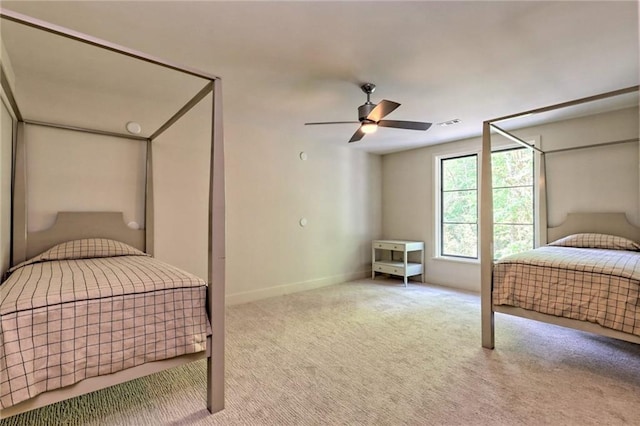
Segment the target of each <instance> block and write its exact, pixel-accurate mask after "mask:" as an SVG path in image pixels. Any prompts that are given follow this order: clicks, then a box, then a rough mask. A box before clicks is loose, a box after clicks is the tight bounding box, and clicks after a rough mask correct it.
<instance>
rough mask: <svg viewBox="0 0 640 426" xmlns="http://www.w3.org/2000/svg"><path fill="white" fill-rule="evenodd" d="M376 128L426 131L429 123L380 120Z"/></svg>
mask: <svg viewBox="0 0 640 426" xmlns="http://www.w3.org/2000/svg"><path fill="white" fill-rule="evenodd" d="M378 126H380V127H393V128H395V129H408V130H427V129H428V128H429V127H431V123H424V122H421V121H399V120H381V121H378Z"/></svg>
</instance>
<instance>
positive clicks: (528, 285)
mask: <svg viewBox="0 0 640 426" xmlns="http://www.w3.org/2000/svg"><path fill="white" fill-rule="evenodd" d="M637 92H638V86H633V87H628V88H625V89H621V90H617V91H613V92H608V93H603V94H600V95H596V96H591V97H587V98H582V99H577V100H574V101H570V102H565V103H561V104H557V105H552V106H549V107H545V108H539V109H535V110H530V111H525V112H522V113H518V114H512V115H509V116H505V117H501V118H497V119H493V120H488V121H485V122H484V124H483V139H482V155H481V161H482V163H481V164H482V168H481V169H482V176H481V181H480V241H481V242H480V250H481V300H482V306H481V311H482V314H481V315H482V346H483V347H485V348H488V349H493V348H494V345H495V337H494V313H495V312H499V313H504V314H509V315H515V316H519V317H523V318H528V319H533V320H537V321H542V322H546V323H550V324H555V325H560V326H564V327H570V328H574V329H578V330H582V331H587V332H591V333H596V334H600V335H604V336H608V337H614V338H618V339H622V340H626V341H630V342H635V343H640V294H639V293H640V244H639V243H640V228H638V227H636V226H634V225H632V224H631V223H629V222H628V220H627V217H626V215H625V213H620V212H610V213H609V212H607V213H602V212H576V213H569V214H568V215H567V216H566V218H565V220H564V222H563V223H562V224H560V225H559V226H554V227H548V226H547V225H548V219H547V207H548V206H547V192H546V191H547V187H546V185H547V181H546V177H545V176H546V171H545V159H546V157H548V156H549V155H551V154H555V153H557V152H567V151H571V150H577V149H590V148H597V147H608V146H612V145H620V144H629V143H635V144H637V143H638V138H637V137H635V138H631V139H624V140H616V141H607V142H602V143H597V144H588V145H586V146H576V147H570V148H562V149H555V150H547V151H543V150H542V149H541V147H539V146H534V145H532V144H530V143H527V142H526V141H525V140H523V139H521V138H519V137H518V136H516V135H514V134H513V133H512V132H510V131H507V130H505V129H504V128H503V127H500V126H503V125H502V124H501V123H500V122H506V121H507V120H514V119H516V120H518V119H522V118H523V117H529V116H535V115H536V114H540V113H547V112H550V111H552V112H555V111H556V110H562V109H565V108H574V107H579V108H582V107H583V106H584V105H585V104H588V103H591V102H600V101H605V102H610V99H611V98H614V97H616V96H628V95H631V96H636V97H637ZM635 104H636V105H637V100H636V101H635ZM498 124H500V126H498ZM492 132H495V133H498V134H500V135H502V136H504V137H505V138H507V139H508V140H510V141H512V142H515V143H517V144H519V145H522V146H524V147H526V148H529V149H531V150H534V151H535V161H536V163H537V167H539V170H540V174H539V175H540V177H541V180H540V182H539V185H538V193H537V194H536V204H538V206H539V216H538V217H537V222H538V223H537V225H538V227H539V230H538V235H539V239H538V241H537V244H536V246H537V247H538V248H535V249H533V250H530V251H527V252H524V253H520V254H516V255H512V256H507V257H505V258H503V259H499V260H497V261H494V256H493V207H492V206H493V194H492V192H493V189H492V188H493V186H492V173H491V152H492V140H491V134H492ZM604 209H606V207H605V208H604ZM547 242H548V243H549V244H548V245H547Z"/></svg>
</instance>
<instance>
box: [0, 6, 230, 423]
mask: <svg viewBox="0 0 640 426" xmlns="http://www.w3.org/2000/svg"><path fill="white" fill-rule="evenodd" d="M0 17H1V18H2V19H6V20H8V21H12V22H15V23H18V24H21V25H24V26H28V27H31V28H35V29H36V30H40V31H44V32H48V33H51V34H55V35H56V36H61V37H64V38H67V39H71V40H75V41H78V42H80V43H84V44H87V45H90V46H94V47H96V48H99V49H104V50H107V51H110V52H114V53H117V54H120V55H124V56H127V57H130V58H133V59H136V60H139V61H143V62H146V63H149V64H153V65H156V66H158V67H162V68H166V69H170V70H173V71H175V72H178V73H183V74H187V75H189V76H192V77H195V78H199V79H202V80H204V81H205V85H204V87H203V88H202V89H201V90H200V91H199V92H198V93H197V94H196V95H195V96H194V97H193V98H191V99H190V100H189V101H188V102H187V103H186V104H185V105H184V106H183V107H182V108H180V110H178V111H177V112H176V113H175V114H174V115H173V116H172V117H171V118H170V119H169V120H167V121H166V122H165V123H164V124H162V125H161V126H160V127H159V128H158V129H157V130H156V131H155V132H153V133H152V134H151V136H149V137H141V136H136V135H131V134H125V133H117V132H109V131H103V130H96V129H91V128H81V127H76V126H68V125H65V124H60V123H47V122H42V121H34V120H29V119H28V118H26V117H24V116H23V114H22V112H21V111H20V108H19V107H18V103H17V101H16V99H15V97H14V94H13V91H12V89H11V86H10V84H9V82H8V79H7V75H6V71H5V70H4V68H3V67H0V74H1V75H0V77H1V84H2V89H3V91H4V94H5V96H6V99H7V101H8V103H9V106H10V108H11V110H12V112H13V114H14V116H15V119H16V120H15V121H16V122H17V125H14V132H13V146H14V149H13V155H14V161H13V164H14V166H13V180H14V183H13V191H12V220H13V229H12V262H11V263H12V265H16V264H18V263H20V262H22V261H23V260H25V259H27V258H28V257H30V256H32V255H33V254H34V253H36V252H38V251H42V250H43V247H44V248H45V249H46V248H49V247H51V246H52V245H53V244H55V243H57V242H59V241H61V240H64V239H69V237H71V238H73V237H76V238H85V237H87V236H93V237H112V238H117V239H120V240H121V241H122V240H124V241H125V242H130V243H131V244H132V245H134V246H136V247H138V248H141V249H142V250H143V251H146V253H148V254H150V255H153V251H154V250H153V249H154V214H153V163H152V159H153V157H152V152H153V142H154V140H155V139H156V138H158V137H159V136H160V135H161V134H163V133H164V132H165V131H166V130H167V129H169V128H170V127H171V126H172V125H173V124H174V123H176V122H177V121H178V120H179V119H180V118H181V117H182V116H184V115H185V114H186V113H187V112H189V111H190V110H191V109H192V108H193V107H194V106H196V105H197V104H198V103H199V102H200V101H201V100H202V99H204V98H205V97H206V96H207V95H209V94H210V93H211V94H212V97H211V98H212V103H211V107H212V112H211V151H210V169H209V201H208V210H209V215H208V279H207V300H206V306H207V312H208V316H209V320H210V323H211V327H212V335H211V336H208V338H207V350H206V351H203V352H199V353H194V354H188V355H182V356H179V357H175V358H171V359H167V360H163V361H154V362H151V363H147V364H142V365H140V366H137V367H132V368H129V369H127V370H123V371H120V372H117V373H113V374H110V375H107V376H97V377H92V378H88V379H85V380H83V381H81V382H79V383H77V384H75V385H71V386H68V387H65V388H61V389H58V390H53V391H47V392H45V393H43V394H40V395H38V396H36V397H33V398H31V399H29V400H27V401H25V402H23V403H19V404H17V405H15V406H12V407H8V408H5V409H3V410H1V411H0V418H4V417H8V416H11V415H14V414H18V413H20V412H24V411H28V410H31V409H34V408H38V407H41V406H44V405H48V404H51V403H54V402H58V401H62V400H65V399H69V398H72V397H75V396H78V395H82V394H85V393H88V392H92V391H95V390H98V389H102V388H105V387H108V386H112V385H114V384H118V383H122V382H125V381H129V380H132V379H135V378H138V377H142V376H145V375H148V374H151V373H154V372H158V371H162V370H164V369H167V368H172V367H174V366H177V365H180V364H183V363H185V362H191V361H194V360H197V359H202V358H204V357H206V358H207V408H208V410H209V411H210V412H212V413H214V412H217V411H220V410H222V409H223V408H224V344H225V342H224V320H225V317H224V305H225V261H224V259H225V185H224V157H223V155H224V151H223V138H222V110H221V108H222V91H221V80H220V78H219V77H216V76H214V75H211V74H208V73H205V72H202V71H198V70H195V69H192V68H187V67H183V66H180V65H176V64H173V63H170V62H167V61H165V60H162V59H159V58H156V57H153V56H150V55H147V54H144V53H141V52H138V51H135V50H132V49H128V48H126V47H123V46H119V45H117V44H114V43H110V42H108V41H105V40H101V39H99V38H95V37H92V36H89V35H87V34H83V33H79V32H76V31H72V30H69V29H67V28H64V27H60V26H57V25H53V24H51V23H48V22H45V21H41V20H38V19H34V18H31V17H28V16H26V15H22V14H19V13H15V12H13V11H9V10H6V9H2V8H0ZM0 65H1V64H0ZM27 125H33V126H45V127H51V128H58V129H64V130H68V131H77V132H85V133H91V134H98V135H105V136H115V137H118V138H125V139H131V140H135V141H139V142H142V143H145V144H146V153H147V154H146V155H147V157H146V184H145V230H135V231H134V230H131V229H129V231H131V232H128V231H126V230H124V231H123V230H118V228H119V227H125V228H126V226H125V225H124V224H123V222H122V215H121V214H120V213H111V212H106V213H105V212H88V213H87V212H74V213H72V214H68V213H59V215H58V219H57V221H56V225H55V226H54V228H57V227H58V225H61V226H62V228H63V231H61V232H62V233H63V235H57V234H56V235H52V234H51V233H48V231H44V232H36V233H28V232H27V206H26V199H27V197H26V156H25V141H24V133H25V131H24V128H25V126H27ZM76 231H77V232H76ZM69 232H72V233H73V234H72V235H69V234H68V233H69ZM105 232H106V233H107V234H108V235H105ZM123 235H125V236H123ZM126 235H130V237H127V236H126ZM127 238H132V239H131V241H127Z"/></svg>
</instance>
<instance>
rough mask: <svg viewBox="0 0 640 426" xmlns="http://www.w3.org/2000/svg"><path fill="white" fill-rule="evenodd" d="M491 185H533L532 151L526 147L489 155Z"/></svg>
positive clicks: (495, 186)
mask: <svg viewBox="0 0 640 426" xmlns="http://www.w3.org/2000/svg"><path fill="white" fill-rule="evenodd" d="M491 166H492V170H493V172H492V175H493V187H494V188H498V187H502V186H519V185H533V151H531V150H530V149H527V148H517V149H510V150H507V151H499V152H494V153H493V154H492V155H491Z"/></svg>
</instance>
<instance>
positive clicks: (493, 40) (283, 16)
mask: <svg viewBox="0 0 640 426" xmlns="http://www.w3.org/2000/svg"><path fill="white" fill-rule="evenodd" d="M1 4H2V7H3V8H7V9H10V10H13V11H16V12H20V13H25V14H27V15H30V16H33V17H36V18H40V19H44V20H47V21H49V22H52V23H55V24H58V25H63V26H66V27H69V28H71V29H74V30H76V31H81V32H84V33H88V34H90V35H93V36H96V37H99V38H102V39H105V40H108V41H111V42H114V43H118V44H121V45H124V46H127V47H130V48H133V49H137V50H140V51H143V52H146V53H149V54H152V55H155V56H159V57H162V58H166V59H167V60H170V61H173V62H177V63H181V64H184V65H187V66H190V67H194V68H198V69H202V70H203V71H206V72H209V73H211V74H214V75H218V76H220V77H222V81H223V90H224V118H225V126H226V127H225V130H230V131H231V133H232V134H233V132H234V128H239V127H240V126H254V127H256V129H260V128H269V129H270V131H271V132H277V133H278V138H280V139H282V140H283V141H286V140H288V139H290V138H291V139H300V138H303V139H305V140H308V141H310V142H313V143H318V144H335V145H344V146H347V143H346V142H347V141H348V139H349V138H350V137H351V135H352V134H353V132H354V131H355V129H356V128H357V125H355V124H340V125H332V126H304V123H305V122H309V121H343V120H356V119H357V107H358V105H360V104H362V103H363V102H364V100H365V95H364V94H363V93H362V92H361V91H360V89H359V87H358V86H359V85H360V84H361V83H364V82H372V83H375V84H376V85H377V90H376V92H375V93H374V94H373V96H372V101H373V102H378V101H379V100H381V99H389V100H393V101H397V102H399V103H401V104H402V106H401V107H400V108H398V109H397V110H396V111H394V112H393V113H391V114H390V115H389V116H388V117H387V118H389V119H396V120H415V121H429V122H433V123H438V122H442V121H447V120H451V119H455V118H458V119H461V120H462V123H461V124H459V125H455V126H449V127H439V126H436V125H434V126H433V127H432V128H431V129H429V130H428V131H426V132H420V131H409V130H397V129H379V131H378V132H377V133H376V134H374V135H369V136H366V137H365V138H364V139H363V140H362V141H360V142H358V143H353V144H349V145H348V148H349V149H362V150H366V151H369V152H374V153H388V152H393V151H397V150H404V149H410V148H414V147H419V146H424V145H429V144H434V143H442V142H447V141H452V140H458V139H462V138H466V137H471V136H477V135H479V134H480V132H481V124H482V121H484V120H487V119H492V118H496V117H500V116H504V115H508V114H512V113H516V112H520V111H524V110H528V109H533V108H538V107H543V106H547V105H550V104H554V103H559V102H564V101H567V100H571V99H574V98H580V97H585V96H590V95H594V94H598V93H601V92H606V91H611V90H616V89H620V88H623V87H627V86H633V85H637V84H638V82H639V62H640V59H639V53H640V52H639V50H640V49H639V33H638V17H639V15H638V3H637V2H611V1H602V2H574V1H572V2H555V1H554V2H543V1H533V2H520V1H513V2H475V1H474V2H446V1H443V2H416V1H413V2H364V1H350V2H325V1H317V2H268V1H263V2H244V1H236V2H150V1H147V2H96V1H91V2H55V1H47V2H13V1H2V2H1ZM5 27H6V25H4V26H3V31H5ZM3 37H4V36H3ZM4 39H7V37H4ZM7 49H8V50H9V51H10V56H12V54H11V49H9V47H7ZM34 58H35V59H36V61H35V62H37V60H42V61H43V62H46V60H45V59H44V55H37V54H36V55H33V54H32V55H31V61H32V62H33V60H34ZM12 60H13V58H12ZM76 60H77V59H76ZM50 68H51V69H53V67H47V63H42V64H41V66H40V72H41V73H46V72H47V70H48V69H50ZM125 87H126V90H128V91H129V92H131V91H132V88H131V87H130V86H128V87H127V86H123V88H125ZM123 90H124V89H123ZM190 90H192V89H191V88H190ZM637 99H638V98H637V96H636V97H634V98H632V102H633V103H635V104H637V102H638V101H637ZM256 134H259V132H258V131H256Z"/></svg>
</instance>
